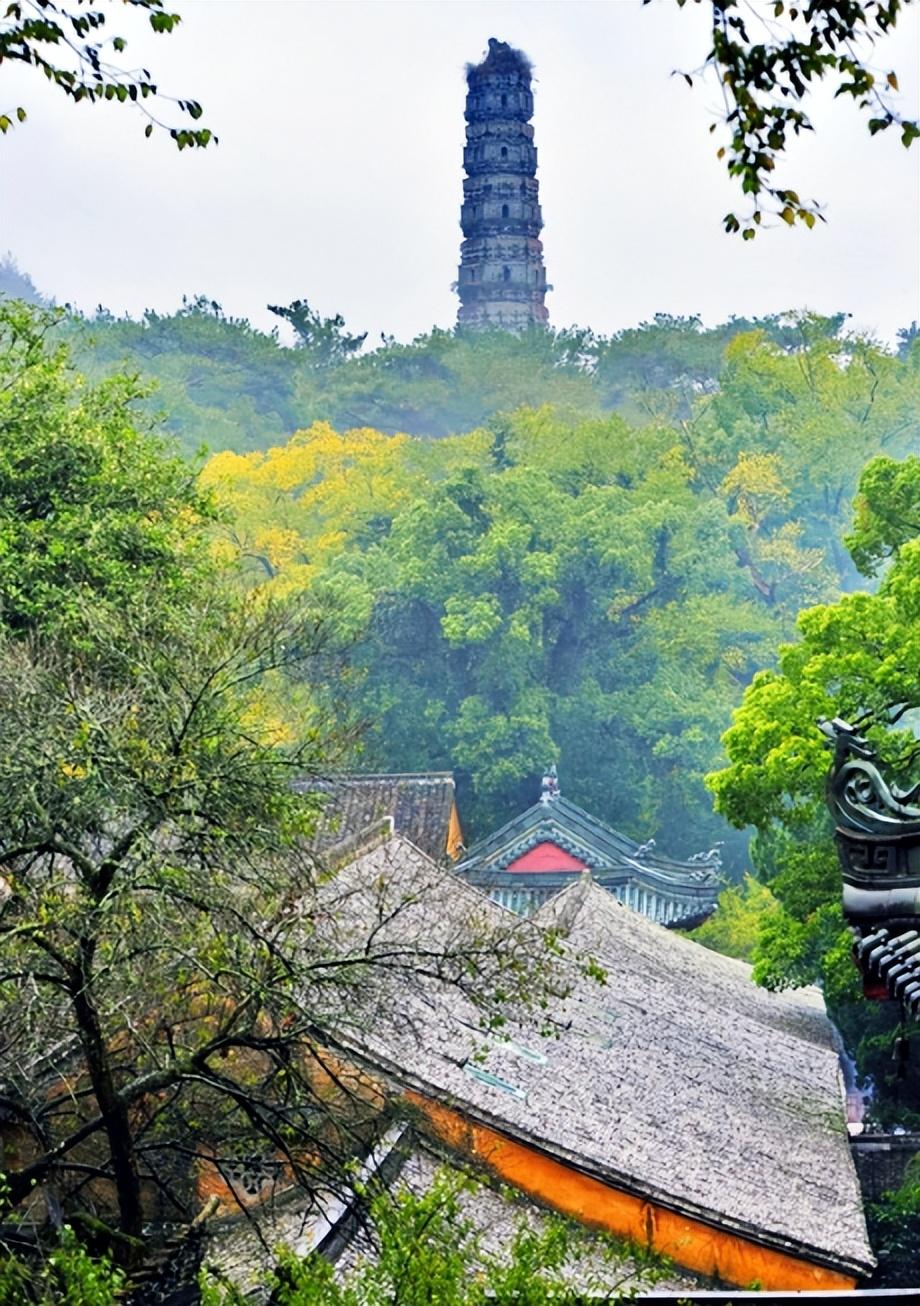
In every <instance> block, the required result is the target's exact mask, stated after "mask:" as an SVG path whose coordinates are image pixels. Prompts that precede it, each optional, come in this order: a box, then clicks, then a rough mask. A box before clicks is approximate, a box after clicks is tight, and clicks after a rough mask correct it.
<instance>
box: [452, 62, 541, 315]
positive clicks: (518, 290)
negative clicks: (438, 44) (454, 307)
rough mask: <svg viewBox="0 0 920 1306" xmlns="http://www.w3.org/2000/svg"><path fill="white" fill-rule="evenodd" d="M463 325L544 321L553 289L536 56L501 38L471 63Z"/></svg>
mask: <svg viewBox="0 0 920 1306" xmlns="http://www.w3.org/2000/svg"><path fill="white" fill-rule="evenodd" d="M466 80H467V86H468V88H469V89H468V91H467V97H466V148H465V149H464V152H463V164H464V167H465V169H466V177H465V179H464V182H463V207H462V209H461V212H460V225H461V227H462V229H463V243H462V245H461V246H460V273H459V280H458V283H457V290H458V293H459V295H460V311H459V313H458V315H457V321H458V323H459V325H460V326H471V327H491V326H497V327H505V328H509V329H511V330H521V329H526V328H527V327H530V326H542V325H543V324H544V323H545V322H546V321H547V311H546V306H545V304H544V302H543V300H544V297H545V295H546V292H547V290H550V289H552V287H550V286H548V285H547V284H546V271H545V269H544V267H543V245H542V244H541V242H540V232H541V230H542V229H543V215H542V213H541V211H540V196H539V182H538V181H537V178H536V172H537V151H536V148H535V146H534V143H533V127H532V126H531V125H530V119H531V118H532V117H533V94H532V93H531V89H530V61H529V60H528V59H527V56H526V55H525V54H523V53H522V52H521V51H520V50H515V49H512V47H511V46H510V45H507V44H506V43H505V42H504V41H497V40H495V38H494V37H492V38H491V39H490V40H489V51H488V54H487V55H486V57H485V58H484V59H483V60H482V62H481V63H479V64H475V65H473V64H470V65H468V66H467V73H466Z"/></svg>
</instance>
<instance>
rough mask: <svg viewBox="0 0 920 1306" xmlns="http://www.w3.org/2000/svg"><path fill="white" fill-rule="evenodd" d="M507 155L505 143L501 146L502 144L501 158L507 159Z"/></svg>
mask: <svg viewBox="0 0 920 1306" xmlns="http://www.w3.org/2000/svg"><path fill="white" fill-rule="evenodd" d="M507 157H508V146H507V145H503V146H502V158H503V159H507Z"/></svg>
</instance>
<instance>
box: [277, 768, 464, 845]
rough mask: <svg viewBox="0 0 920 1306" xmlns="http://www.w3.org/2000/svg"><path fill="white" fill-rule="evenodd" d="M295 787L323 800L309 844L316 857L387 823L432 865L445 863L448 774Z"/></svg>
mask: <svg viewBox="0 0 920 1306" xmlns="http://www.w3.org/2000/svg"><path fill="white" fill-rule="evenodd" d="M295 788H298V789H300V790H301V791H304V792H306V791H309V792H311V793H321V794H325V795H327V802H326V808H325V811H324V814H323V818H322V821H321V823H320V827H319V830H318V831H317V834H316V835H315V837H314V839H313V845H314V847H315V849H316V851H317V852H319V853H325V852H329V851H330V850H332V849H333V848H335V847H336V846H337V845H346V844H347V843H348V842H349V840H351V839H354V838H355V837H357V836H361V835H363V834H364V833H365V832H366V831H368V830H369V829H370V828H371V827H372V826H374V825H379V824H380V823H381V822H382V821H384V820H386V819H387V818H391V819H392V822H393V831H394V833H396V834H401V835H405V837H406V838H407V839H409V840H411V842H412V843H414V844H415V845H416V846H417V847H419V848H421V849H422V851H423V852H425V853H427V854H428V856H429V857H432V858H434V860H435V861H443V859H444V856H445V853H446V848H447V832H448V827H449V824H450V813H451V808H452V807H453V804H454V796H455V786H454V777H453V775H452V774H451V773H450V772H449V771H427V772H417V773H414V772H413V773H408V772H407V773H403V774H388V773H382V772H381V773H376V774H358V773H352V774H344V775H337V776H331V777H328V778H326V779H321V780H304V781H300V782H299V783H298V784H297V785H295Z"/></svg>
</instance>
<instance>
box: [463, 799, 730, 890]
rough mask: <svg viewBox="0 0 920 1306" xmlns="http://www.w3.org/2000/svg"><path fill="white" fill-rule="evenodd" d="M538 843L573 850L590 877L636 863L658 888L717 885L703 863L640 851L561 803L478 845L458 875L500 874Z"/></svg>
mask: <svg viewBox="0 0 920 1306" xmlns="http://www.w3.org/2000/svg"><path fill="white" fill-rule="evenodd" d="M538 838H541V839H556V840H561V842H562V845H563V847H567V846H568V845H569V843H571V851H576V850H577V851H576V855H578V856H580V857H581V859H582V860H583V861H585V862H586V863H587V865H588V866H589V867H590V868H591V870H593V871H598V870H604V869H608V868H619V867H623V868H627V867H635V866H636V864H637V863H638V865H639V866H641V867H642V869H644V870H646V871H647V872H651V873H652V874H653V875H655V876H656V877H658V878H660V879H661V881H662V883H668V882H672V883H677V884H682V883H693V884H697V883H704V882H708V883H711V884H715V882H716V878H715V876H714V875H713V874H712V869H711V866H710V865H709V864H708V863H707V862H706V861H705V860H696V861H680V860H678V859H676V858H673V857H667V856H665V855H664V854H662V853H659V852H656V851H654V845H653V846H652V847H649V845H648V844H645V845H642V846H640V845H639V844H637V843H634V842H633V840H632V839H629V838H627V836H626V835H625V834H621V833H620V831H619V830H614V829H613V827H612V826H609V825H607V824H606V823H605V822H604V821H601V820H599V819H598V818H597V817H596V816H592V815H591V813H590V812H586V811H585V810H584V808H582V807H579V806H578V805H577V804H576V803H573V802H570V801H569V799H567V798H562V797H558V798H554V799H552V801H550V802H546V803H544V802H537V803H534V804H533V805H532V806H531V807H528V808H527V809H526V811H523V812H521V813H520V814H519V815H518V816H515V817H514V818H513V819H512V820H510V821H507V822H506V823H505V824H504V825H503V826H501V828H500V829H498V830H496V831H494V833H492V834H490V835H488V836H487V837H486V838H485V839H480V840H479V842H478V843H476V844H474V845H473V847H472V848H470V849H469V850H468V851H467V853H466V854H465V856H464V858H463V860H462V861H461V862H460V863H458V865H457V867H456V870H457V873H458V874H460V875H462V874H464V873H465V872H467V871H472V870H476V869H479V868H481V867H485V866H494V867H496V868H500V869H504V867H505V866H506V865H507V863H508V862H509V861H511V860H513V859H514V858H515V857H517V856H519V855H520V852H521V851H522V850H523V848H524V847H525V846H527V845H530V844H532V843H533V842H535V841H536V839H538ZM649 842H650V843H652V842H653V841H649Z"/></svg>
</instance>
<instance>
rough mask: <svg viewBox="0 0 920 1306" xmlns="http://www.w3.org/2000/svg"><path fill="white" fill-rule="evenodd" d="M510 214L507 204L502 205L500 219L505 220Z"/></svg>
mask: <svg viewBox="0 0 920 1306" xmlns="http://www.w3.org/2000/svg"><path fill="white" fill-rule="evenodd" d="M510 213H511V210H510V209H509V208H508V205H507V204H503V205H502V217H503V218H507V217H508V216H509V215H510Z"/></svg>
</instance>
